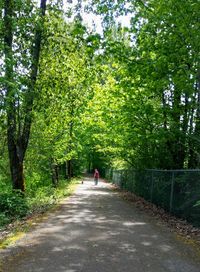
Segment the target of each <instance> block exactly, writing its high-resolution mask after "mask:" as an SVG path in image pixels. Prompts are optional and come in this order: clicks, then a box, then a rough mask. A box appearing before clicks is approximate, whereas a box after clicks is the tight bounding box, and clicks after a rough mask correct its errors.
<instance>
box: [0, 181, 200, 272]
mask: <svg viewBox="0 0 200 272" xmlns="http://www.w3.org/2000/svg"><path fill="white" fill-rule="evenodd" d="M3 255H8V257H6V259H5V262H3V265H2V267H1V272H19V271H20V272H22V271H24V272H30V271H31V272H44V271H45V272H129V271H130V272H200V262H199V261H200V259H198V256H197V254H195V250H194V249H193V248H192V247H191V246H189V245H186V244H184V243H183V242H182V241H181V240H178V239H176V236H175V234H173V233H171V232H170V230H169V229H168V228H167V227H165V226H162V225H159V224H158V222H156V219H155V218H154V219H152V218H151V217H150V216H149V215H147V214H144V213H143V212H141V211H139V210H138V209H136V208H135V207H134V205H133V204H130V203H128V202H125V201H124V200H122V199H121V198H120V197H119V196H118V194H117V192H113V191H112V190H111V188H110V185H108V184H106V183H103V182H100V183H99V184H98V185H97V186H95V185H94V184H93V181H92V179H86V180H85V181H84V184H80V185H79V186H78V188H77V190H76V192H75V193H74V195H73V196H72V197H70V198H68V199H66V200H65V201H63V204H62V207H61V208H60V209H59V210H58V211H56V212H55V213H52V214H50V216H49V217H48V219H45V220H44V221H43V222H42V223H39V224H38V226H37V227H36V228H35V229H34V230H33V231H32V232H29V233H27V234H26V235H25V236H24V237H23V238H21V240H19V241H18V242H17V243H16V245H15V246H12V247H10V248H8V249H6V250H1V251H0V257H2V256H3Z"/></svg>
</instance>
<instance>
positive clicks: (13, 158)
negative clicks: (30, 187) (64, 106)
mask: <svg viewBox="0 0 200 272" xmlns="http://www.w3.org/2000/svg"><path fill="white" fill-rule="evenodd" d="M46 1H47V0H41V4H40V10H41V19H42V20H43V18H44V15H45V11H46ZM14 4H15V2H14V1H13V0H5V2H4V27H5V32H4V54H5V79H6V80H5V90H6V111H7V141H8V153H9V161H10V171H11V178H12V182H13V188H14V189H20V190H21V191H24V190H25V182H24V173H23V162H24V157H25V153H26V150H27V147H28V141H29V135H30V129H31V122H32V114H31V113H32V107H33V101H34V87H35V82H36V78H37V71H38V63H39V55H40V48H41V39H42V21H40V20H39V22H38V26H37V28H36V32H35V41H34V44H33V49H32V66H31V73H30V74H31V75H30V86H29V89H28V91H27V94H26V97H25V102H24V108H25V116H24V120H23V121H22V120H21V121H20V120H18V122H21V124H19V127H22V125H23V131H22V132H21V131H17V124H16V114H17V109H16V107H17V101H16V95H15V93H16V90H14V88H13V85H14V84H13V83H14V81H15V78H14V73H13V70H14V69H13V65H14V64H13V63H14V62H13V35H14V30H13V15H14V7H15V6H14Z"/></svg>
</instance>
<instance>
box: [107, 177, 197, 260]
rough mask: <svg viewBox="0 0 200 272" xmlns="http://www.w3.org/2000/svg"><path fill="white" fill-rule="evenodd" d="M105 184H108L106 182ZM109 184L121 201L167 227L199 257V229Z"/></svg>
mask: <svg viewBox="0 0 200 272" xmlns="http://www.w3.org/2000/svg"><path fill="white" fill-rule="evenodd" d="M105 182H106V183H108V181H106V180H105ZM109 184H110V185H111V188H112V190H113V191H115V192H117V193H118V195H119V196H120V197H121V198H122V199H124V200H125V201H127V202H129V203H132V204H133V205H134V206H135V207H136V208H137V209H139V210H140V211H143V212H145V213H147V214H148V215H150V216H152V217H153V218H154V219H156V220H159V223H160V225H164V226H166V227H168V228H169V230H170V231H171V232H174V233H175V234H176V236H177V238H178V239H179V240H182V241H183V242H184V243H186V244H189V245H192V246H194V247H195V250H196V251H198V254H199V256H200V228H197V227H194V226H193V225H191V224H190V223H188V222H187V221H186V220H183V219H181V218H177V217H175V216H173V215H171V214H170V213H168V212H166V211H165V210H164V209H163V208H160V207H158V206H156V205H155V204H153V203H150V202H148V201H147V200H145V199H144V198H142V197H139V196H136V195H135V194H134V193H131V192H128V191H124V190H122V189H120V188H119V187H118V186H116V185H114V184H111V183H109Z"/></svg>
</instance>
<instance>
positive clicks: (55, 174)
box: [51, 161, 59, 187]
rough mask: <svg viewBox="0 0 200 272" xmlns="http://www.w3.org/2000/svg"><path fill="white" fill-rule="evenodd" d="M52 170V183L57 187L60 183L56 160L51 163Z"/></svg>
mask: <svg viewBox="0 0 200 272" xmlns="http://www.w3.org/2000/svg"><path fill="white" fill-rule="evenodd" d="M51 171H52V184H53V186H54V187H57V186H58V183H59V167H58V164H57V163H56V162H55V161H54V162H52V164H51Z"/></svg>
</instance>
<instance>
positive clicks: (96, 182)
mask: <svg viewBox="0 0 200 272" xmlns="http://www.w3.org/2000/svg"><path fill="white" fill-rule="evenodd" d="M98 181H99V171H98V170H97V169H95V170H94V184H95V185H97V184H98Z"/></svg>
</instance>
